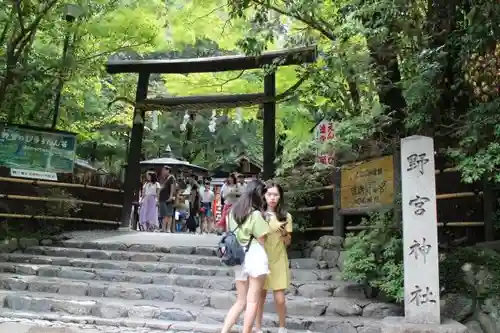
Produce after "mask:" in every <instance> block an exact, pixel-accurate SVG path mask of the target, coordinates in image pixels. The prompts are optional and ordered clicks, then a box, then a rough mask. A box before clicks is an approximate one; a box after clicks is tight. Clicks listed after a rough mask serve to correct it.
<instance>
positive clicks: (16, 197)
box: [0, 194, 123, 208]
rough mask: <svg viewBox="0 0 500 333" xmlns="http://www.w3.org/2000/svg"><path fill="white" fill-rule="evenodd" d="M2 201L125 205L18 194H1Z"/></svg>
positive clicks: (106, 205)
mask: <svg viewBox="0 0 500 333" xmlns="http://www.w3.org/2000/svg"><path fill="white" fill-rule="evenodd" d="M0 199H12V200H27V201H49V202H50V201H52V202H72V203H76V204H86V205H94V206H102V207H113V208H123V205H117V204H110V203H104V202H96V201H87V200H78V199H67V198H54V197H33V196H27V195H17V194H0Z"/></svg>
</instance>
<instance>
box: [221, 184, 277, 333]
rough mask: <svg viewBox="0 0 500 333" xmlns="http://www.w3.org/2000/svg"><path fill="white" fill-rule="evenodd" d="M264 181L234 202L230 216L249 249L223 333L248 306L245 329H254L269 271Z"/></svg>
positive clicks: (249, 187) (233, 228) (230, 223)
mask: <svg viewBox="0 0 500 333" xmlns="http://www.w3.org/2000/svg"><path fill="white" fill-rule="evenodd" d="M263 192H264V183H262V182H261V181H258V180H254V181H252V182H250V183H249V184H248V185H247V188H246V191H245V192H244V193H243V194H242V196H241V197H240V199H239V200H238V201H237V202H236V203H235V204H234V206H233V208H232V209H231V212H230V213H229V216H228V228H229V230H231V231H233V232H234V234H235V235H236V238H237V239H238V242H239V243H240V244H241V245H242V246H243V247H244V248H245V249H246V251H247V252H246V254H245V260H244V262H243V265H241V266H235V271H234V275H235V280H236V291H237V298H236V302H235V303H234V304H233V306H232V307H231V309H230V310H229V312H228V314H227V316H226V319H225V320H224V326H223V328H222V331H221V333H229V332H230V331H231V328H232V327H233V326H234V324H235V323H236V321H237V320H238V317H239V316H240V314H241V313H242V312H243V311H244V310H245V309H246V311H245V316H244V320H243V333H251V331H252V326H253V323H254V321H255V318H256V315H257V310H258V307H259V301H260V296H261V293H262V287H263V286H264V281H265V278H266V275H267V274H268V273H269V267H268V260H267V254H266V251H265V249H264V242H265V238H266V235H267V233H268V231H269V227H268V224H267V222H266V221H265V220H264V218H263V217H262V213H261V209H262V206H263V204H264V200H263V198H262V195H263Z"/></svg>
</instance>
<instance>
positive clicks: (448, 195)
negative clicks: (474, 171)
mask: <svg viewBox="0 0 500 333" xmlns="http://www.w3.org/2000/svg"><path fill="white" fill-rule="evenodd" d="M482 194H483V192H477V193H475V192H457V193H444V194H438V195H436V200H444V199H456V198H466V197H473V196H476V195H482ZM333 207H334V205H325V206H314V207H301V208H296V209H291V210H290V211H292V212H312V211H315V210H327V209H333Z"/></svg>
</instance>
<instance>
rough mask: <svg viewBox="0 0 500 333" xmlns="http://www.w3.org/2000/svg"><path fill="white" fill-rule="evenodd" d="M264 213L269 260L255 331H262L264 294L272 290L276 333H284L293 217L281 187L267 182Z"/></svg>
mask: <svg viewBox="0 0 500 333" xmlns="http://www.w3.org/2000/svg"><path fill="white" fill-rule="evenodd" d="M264 199H265V203H264V211H265V214H266V220H267V222H268V224H269V234H268V235H267V237H266V242H265V243H264V248H265V249H266V253H267V256H268V258H269V270H270V273H269V274H268V275H267V277H266V281H265V284H264V289H263V290H262V292H261V295H260V302H259V309H258V313H257V321H256V323H255V330H256V332H262V319H263V315H264V303H265V301H266V296H267V291H268V290H272V291H273V294H274V295H273V296H274V305H275V307H276V313H277V314H278V318H279V329H278V333H286V332H287V330H286V328H285V320H286V297H285V290H286V289H288V288H289V287H290V280H291V274H290V265H289V261H288V254H287V247H288V246H289V245H290V242H291V240H292V237H291V233H292V230H293V228H292V216H291V215H290V214H288V213H287V211H286V210H285V201H284V198H283V188H282V187H281V186H280V185H279V184H277V183H275V182H269V183H268V184H267V186H266V191H265V194H264Z"/></svg>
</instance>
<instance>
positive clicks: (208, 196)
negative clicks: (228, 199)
mask: <svg viewBox="0 0 500 333" xmlns="http://www.w3.org/2000/svg"><path fill="white" fill-rule="evenodd" d="M214 197H215V195H214V191H212V190H211V189H210V182H208V181H206V182H205V187H204V189H203V192H202V193H201V209H202V213H201V219H202V220H201V226H200V232H201V233H204V232H205V233H209V232H211V231H212V229H213V223H212V215H213V213H212V202H213V201H214Z"/></svg>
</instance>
